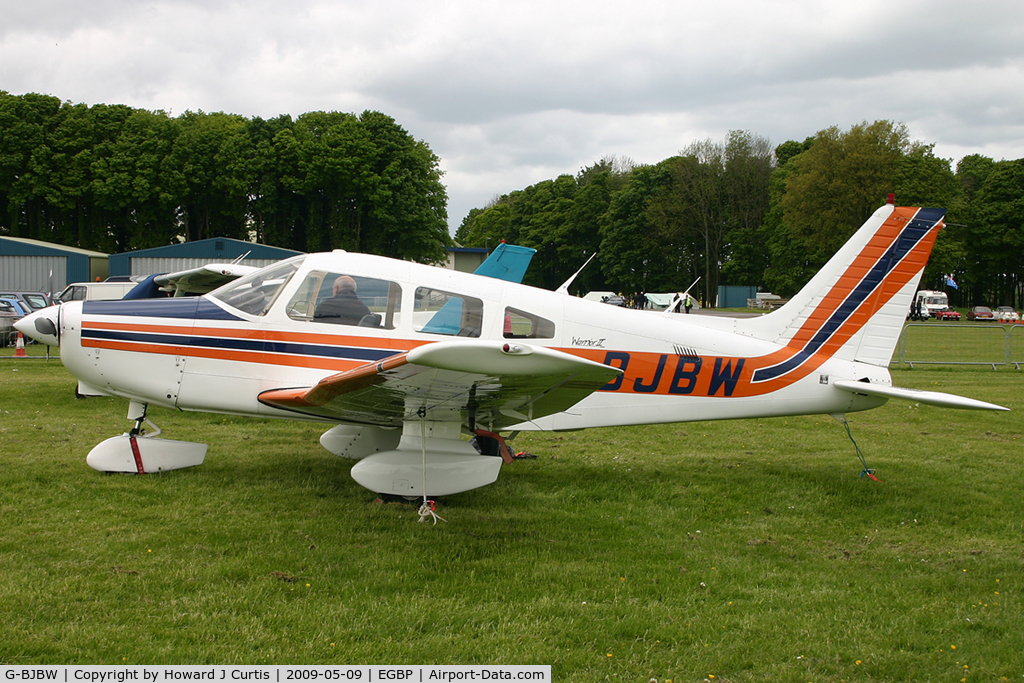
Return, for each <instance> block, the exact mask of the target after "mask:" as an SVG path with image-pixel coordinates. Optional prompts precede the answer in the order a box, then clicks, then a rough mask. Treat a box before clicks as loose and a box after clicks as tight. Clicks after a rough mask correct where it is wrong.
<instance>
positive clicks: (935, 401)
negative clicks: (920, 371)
mask: <svg viewBox="0 0 1024 683" xmlns="http://www.w3.org/2000/svg"><path fill="white" fill-rule="evenodd" d="M832 386H834V387H836V388H837V389H842V390H843V391H849V392H850V393H853V394H865V395H867V396H884V397H886V398H902V399H904V400H907V401H916V402H918V403H926V404H928V405H933V406H942V407H943V408H962V409H964V410H1009V408H1004V407H1003V406H998V405H996V404H995V403H986V402H985V401H977V400H975V399H973V398H965V397H963V396H957V395H955V394H944V393H942V392H940V391H922V390H920V389H904V388H901V387H893V386H887V385H884V384H868V383H867V382H855V381H852V380H836V381H835V382H833V383H832Z"/></svg>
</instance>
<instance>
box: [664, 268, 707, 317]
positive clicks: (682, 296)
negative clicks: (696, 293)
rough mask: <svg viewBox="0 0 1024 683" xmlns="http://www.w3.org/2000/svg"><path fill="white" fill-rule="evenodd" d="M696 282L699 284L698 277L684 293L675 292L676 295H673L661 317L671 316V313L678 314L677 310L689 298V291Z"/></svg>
mask: <svg viewBox="0 0 1024 683" xmlns="http://www.w3.org/2000/svg"><path fill="white" fill-rule="evenodd" d="M698 282H700V276H698V277H697V279H696V280H694V281H693V284H691V285H690V286H689V287H687V288H686V290H685V291H684V292H682V293H679V292H676V294H675V295H673V297H672V301H670V302H669V303H668V308H666V309H665V313H664V314H663V315H669V314H672V313H678V312H679V308H680V306H682V304H683V302H684V301H685V300H686V297H688V296H690V290H691V289H693V288H694V287H695V286H696V285H697V283H698Z"/></svg>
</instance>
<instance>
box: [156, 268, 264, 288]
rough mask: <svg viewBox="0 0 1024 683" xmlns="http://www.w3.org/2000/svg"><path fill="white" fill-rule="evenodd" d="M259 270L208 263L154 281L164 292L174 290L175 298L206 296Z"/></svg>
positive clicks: (161, 276)
mask: <svg viewBox="0 0 1024 683" xmlns="http://www.w3.org/2000/svg"><path fill="white" fill-rule="evenodd" d="M257 270H259V268H257V267H255V266H243V265H239V264H237V263H208V264H206V265H205V266H199V267H197V268H191V269H189V270H182V271H178V272H177V273H165V274H163V275H157V276H156V277H155V278H154V279H153V280H154V282H155V283H156V284H157V285H158V286H159V287H160V288H161V289H163V290H165V291H166V290H168V289H170V288H171V287H173V288H174V290H175V292H174V296H185V295H186V294H188V295H198V294H206V293H207V292H212V291H213V290H215V289H217V288H218V287H220V286H221V285H224V284H227V283H228V282H231V281H232V280H235V279H237V278H240V277H242V276H243V275H248V274H249V273H253V272H255V271H257Z"/></svg>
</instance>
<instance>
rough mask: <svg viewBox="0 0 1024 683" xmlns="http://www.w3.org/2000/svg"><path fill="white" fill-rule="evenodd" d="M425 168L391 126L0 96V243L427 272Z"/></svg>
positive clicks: (342, 117) (421, 155)
mask: <svg viewBox="0 0 1024 683" xmlns="http://www.w3.org/2000/svg"><path fill="white" fill-rule="evenodd" d="M446 204H447V195H446V192H445V188H444V186H443V185H442V183H441V171H440V169H439V160H438V158H437V156H435V155H434V154H433V152H431V150H430V148H429V147H428V146H427V145H426V144H425V143H424V142H422V141H417V140H414V139H413V138H411V137H410V136H409V134H408V133H407V132H406V131H405V130H404V129H402V127H401V126H399V125H398V124H397V123H396V122H395V121H394V120H393V119H392V118H391V117H389V116H386V115H384V114H382V113H379V112H373V111H367V112H364V113H363V114H361V115H359V116H355V115H352V114H345V113H338V112H310V113H307V114H303V115H301V116H299V117H298V118H296V119H294V120H293V119H292V118H291V117H290V116H280V117H278V118H275V119H270V120H264V119H260V118H252V119H247V118H244V117H241V116H236V115H231V114H224V113H213V114H206V113H201V112H200V113H194V112H186V113H185V114H182V115H181V116H177V117H171V116H169V115H167V114H165V113H164V112H159V111H158V112H151V111H145V110H140V109H133V108H131V107H127V106H124V105H95V106H86V105H84V104H71V103H68V102H61V101H60V100H58V99H57V98H55V97H51V96H47V95H38V94H27V95H11V94H9V93H6V92H3V91H0V234H5V235H11V236H15V237H29V238H33V239H40V240H45V241H50V242H56V243H60V244H66V245H71V246H77V247H81V248H86V249H96V250H100V251H104V252H108V253H117V252H122V251H128V250H131V249H139V248H145V247H153V246H160V245H165V244H171V243H174V242H176V241H178V240H180V239H182V238H184V239H186V240H198V239H204V238H208V237H214V236H224V237H234V238H236V239H255V240H256V241H258V242H260V243H264V244H270V245H274V246H280V247H286V248H290V249H296V250H300V251H323V250H329V249H333V248H343V249H350V250H353V251H362V252H368V253H377V254H386V255H389V256H395V257H400V258H407V259H413V260H418V261H426V262H435V261H439V260H442V259H443V258H444V257H445V255H446V250H445V248H446V247H447V246H448V245H449V244H450V237H449V235H448V227H447V208H446Z"/></svg>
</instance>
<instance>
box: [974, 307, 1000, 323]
mask: <svg viewBox="0 0 1024 683" xmlns="http://www.w3.org/2000/svg"><path fill="white" fill-rule="evenodd" d="M967 319H968V320H977V321H993V322H994V321H995V319H996V315H995V313H993V312H992V309H991V308H989V307H988V306H974V307H973V308H971V310H969V311H967Z"/></svg>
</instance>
